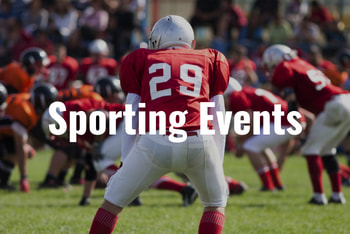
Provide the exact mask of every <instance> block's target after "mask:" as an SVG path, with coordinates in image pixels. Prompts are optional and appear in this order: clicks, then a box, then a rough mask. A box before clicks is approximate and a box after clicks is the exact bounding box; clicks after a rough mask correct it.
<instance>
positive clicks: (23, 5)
mask: <svg viewBox="0 0 350 234" xmlns="http://www.w3.org/2000/svg"><path fill="white" fill-rule="evenodd" d="M31 1H32V0H11V4H12V11H13V14H14V15H16V16H17V18H20V17H21V15H22V14H23V12H24V11H25V10H26V9H27V8H28V4H29V3H30V2H31Z"/></svg>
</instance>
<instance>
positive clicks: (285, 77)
mask: <svg viewBox="0 0 350 234" xmlns="http://www.w3.org/2000/svg"><path fill="white" fill-rule="evenodd" d="M292 78H293V71H292V69H291V68H290V67H289V66H287V65H286V63H281V64H279V65H278V66H277V67H276V68H275V71H274V73H273V75H272V77H271V83H272V84H273V85H274V86H275V87H276V88H278V89H280V90H282V89H283V88H287V87H292V86H293V80H292Z"/></svg>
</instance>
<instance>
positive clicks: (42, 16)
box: [21, 0, 49, 33]
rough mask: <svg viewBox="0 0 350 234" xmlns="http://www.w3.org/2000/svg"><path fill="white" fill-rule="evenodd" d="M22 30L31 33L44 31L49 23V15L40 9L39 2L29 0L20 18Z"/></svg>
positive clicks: (38, 0) (39, 0)
mask: <svg viewBox="0 0 350 234" xmlns="http://www.w3.org/2000/svg"><path fill="white" fill-rule="evenodd" d="M21 19H22V25H23V27H24V29H25V30H26V31H27V32H29V33H33V32H34V31H36V30H46V29H47V26H48V23H49V13H48V11H47V10H46V9H44V8H42V6H41V0H31V2H30V3H29V4H28V8H26V9H25V10H24V12H23V14H22V16H21Z"/></svg>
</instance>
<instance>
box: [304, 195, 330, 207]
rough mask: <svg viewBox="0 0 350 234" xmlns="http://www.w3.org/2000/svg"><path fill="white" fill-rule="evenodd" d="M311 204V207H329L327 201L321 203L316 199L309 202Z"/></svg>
mask: <svg viewBox="0 0 350 234" xmlns="http://www.w3.org/2000/svg"><path fill="white" fill-rule="evenodd" d="M308 203H309V204H311V205H319V206H325V205H327V201H326V200H324V201H319V200H317V199H316V198H314V197H313V198H311V200H310V201H309V202H308Z"/></svg>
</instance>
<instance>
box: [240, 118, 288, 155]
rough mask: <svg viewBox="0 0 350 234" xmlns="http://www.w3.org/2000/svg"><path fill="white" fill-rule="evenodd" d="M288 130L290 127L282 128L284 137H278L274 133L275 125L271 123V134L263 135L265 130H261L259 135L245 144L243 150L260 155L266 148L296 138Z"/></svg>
mask: <svg viewBox="0 0 350 234" xmlns="http://www.w3.org/2000/svg"><path fill="white" fill-rule="evenodd" d="M288 128H289V126H282V127H281V129H283V130H284V132H285V133H284V134H283V135H278V134H277V133H276V132H275V131H274V129H275V126H274V124H273V123H271V124H270V134H268V135H263V128H261V129H260V134H259V135H253V136H252V137H250V138H249V139H247V140H246V141H245V142H244V144H243V149H244V150H247V151H250V152H254V153H260V152H263V151H264V150H265V149H266V148H271V147H274V146H277V145H280V144H282V143H284V142H286V141H288V140H290V139H292V138H293V137H294V136H293V135H291V134H289V133H288V132H287V129H288Z"/></svg>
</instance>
